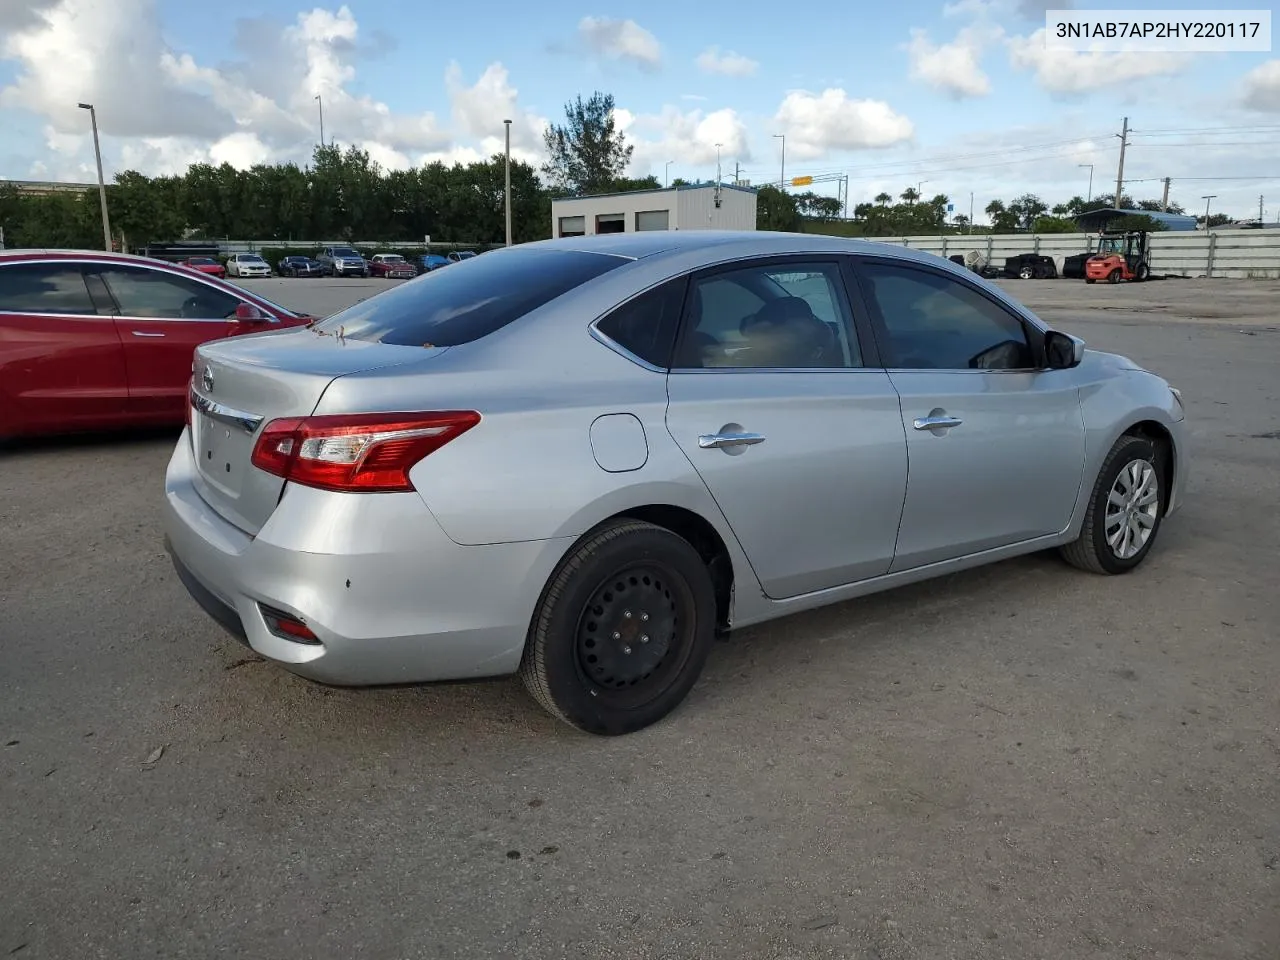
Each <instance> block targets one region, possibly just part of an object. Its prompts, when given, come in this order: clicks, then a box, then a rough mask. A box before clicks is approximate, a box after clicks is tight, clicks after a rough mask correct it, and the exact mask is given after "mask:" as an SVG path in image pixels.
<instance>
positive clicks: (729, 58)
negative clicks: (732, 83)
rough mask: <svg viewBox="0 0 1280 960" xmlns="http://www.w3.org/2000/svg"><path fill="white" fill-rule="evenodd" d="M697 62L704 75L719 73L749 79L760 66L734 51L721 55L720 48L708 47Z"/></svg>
mask: <svg viewBox="0 0 1280 960" xmlns="http://www.w3.org/2000/svg"><path fill="white" fill-rule="evenodd" d="M696 62H697V64H698V68H699V69H700V70H702V71H703V72H704V73H718V74H721V75H723V76H726V77H749V76H751V74H753V73H755V72H756V69H757V68H758V67H759V66H760V64H759V63H758V62H756V61H755V60H752V59H751V58H750V57H744V56H743V55H742V54H740V53H734V52H733V51H732V50H727V51H725V52H724V53H721V52H720V48H719V47H707V49H705V50H703V51H702V52H701V53H700V54H698V59H697V61H696Z"/></svg>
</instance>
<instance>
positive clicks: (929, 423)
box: [912, 417, 964, 430]
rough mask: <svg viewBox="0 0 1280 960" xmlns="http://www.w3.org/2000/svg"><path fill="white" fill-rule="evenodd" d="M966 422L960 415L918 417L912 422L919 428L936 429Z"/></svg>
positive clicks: (956, 425)
mask: <svg viewBox="0 0 1280 960" xmlns="http://www.w3.org/2000/svg"><path fill="white" fill-rule="evenodd" d="M962 423H964V421H963V420H961V419H960V418H959V417H916V419H915V422H914V423H913V424H912V426H914V427H915V428H916V429H917V430H936V429H937V428H938V427H958V426H960V424H962Z"/></svg>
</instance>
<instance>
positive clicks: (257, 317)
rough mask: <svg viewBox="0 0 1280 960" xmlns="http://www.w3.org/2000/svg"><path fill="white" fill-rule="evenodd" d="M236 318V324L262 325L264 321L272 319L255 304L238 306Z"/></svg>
mask: <svg viewBox="0 0 1280 960" xmlns="http://www.w3.org/2000/svg"><path fill="white" fill-rule="evenodd" d="M234 316H235V321H236V323H262V322H263V321H264V320H270V319H271V318H270V317H268V316H267V315H266V314H265V313H263V312H262V309H261V308H260V307H258V305H257V304H254V303H239V304H236V312H235V315H234Z"/></svg>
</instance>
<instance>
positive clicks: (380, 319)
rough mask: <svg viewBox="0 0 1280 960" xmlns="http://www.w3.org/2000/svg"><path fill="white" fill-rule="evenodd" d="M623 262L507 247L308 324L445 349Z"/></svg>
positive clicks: (357, 337) (366, 337) (495, 327)
mask: <svg viewBox="0 0 1280 960" xmlns="http://www.w3.org/2000/svg"><path fill="white" fill-rule="evenodd" d="M628 262H629V261H628V260H627V259H626V258H624V257H615V256H610V255H607V254H600V253H583V252H581V251H576V250H545V249H544V250H532V249H525V250H519V249H516V250H510V251H501V252H495V253H493V254H488V255H486V256H483V257H470V258H468V259H467V261H466V262H465V263H457V264H454V265H453V266H451V267H450V268H449V269H448V270H433V271H431V272H430V273H424V274H423V275H422V276H420V277H419V278H418V279H417V280H411V281H410V282H408V283H406V284H402V285H401V286H398V287H395V288H394V289H392V290H388V291H386V292H385V293H380V294H378V295H377V296H374V297H370V298H369V299H368V300H362V301H361V302H359V303H357V304H355V305H354V306H351V307H348V308H347V309H346V310H343V311H341V312H339V313H335V314H334V315H333V316H331V317H329V318H327V319H326V320H324V321H322V322H321V323H319V324H317V325H316V329H317V330H322V331H324V332H326V333H337V332H338V330H339V328H341V329H342V331H343V336H345V337H348V338H351V339H354V340H373V341H375V342H378V343H389V344H395V345H398V346H414V347H422V346H434V347H453V346H457V345H458V344H461V343H470V342H472V341H473V340H479V339H480V338H481V337H486V336H488V335H489V334H491V333H493V332H494V331H495V330H499V329H501V328H502V327H505V326H506V325H507V324H509V323H511V322H512V321H513V320H516V319H519V318H520V317H522V316H524V315H525V314H527V313H529V312H530V311H532V310H536V309H537V308H538V307H541V306H542V305H543V304H546V303H549V302H551V301H552V300H554V299H555V298H556V297H559V296H561V295H562V294H565V293H568V292H569V291H570V290H572V289H573V288H574V287H576V286H578V285H579V284H582V283H586V282H587V281H588V280H591V279H593V278H595V277H598V276H600V275H601V274H603V273H605V272H607V271H609V270H612V269H614V268H615V267H620V266H622V265H623V264H625V263H628Z"/></svg>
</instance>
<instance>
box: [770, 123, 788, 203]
mask: <svg viewBox="0 0 1280 960" xmlns="http://www.w3.org/2000/svg"><path fill="white" fill-rule="evenodd" d="M773 139H775V140H781V141H782V165H781V166H780V167H779V168H778V189H779V190H785V189H786V187H787V135H786V134H785V133H775V134H774V135H773Z"/></svg>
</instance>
